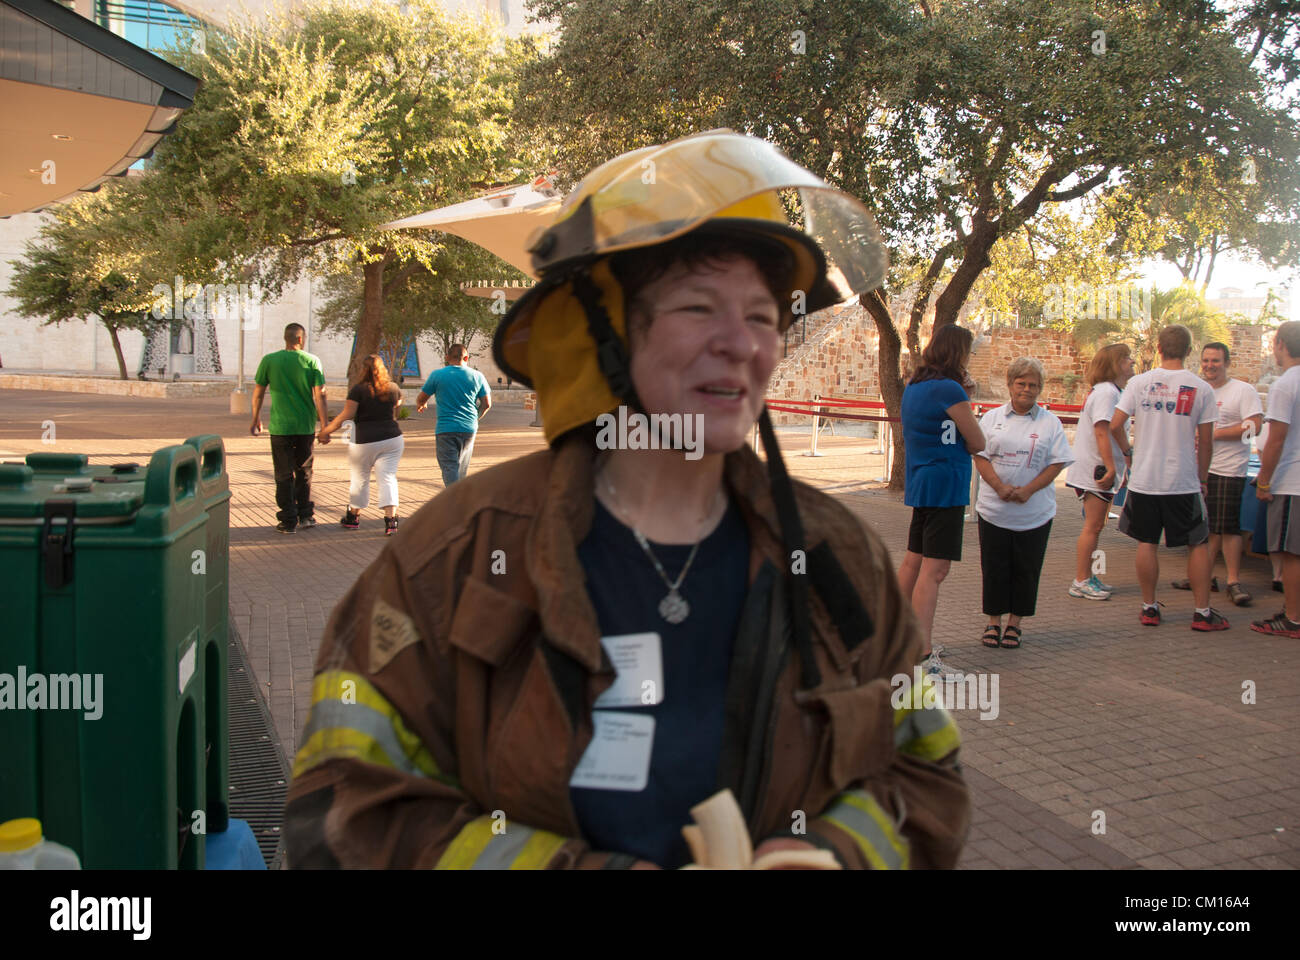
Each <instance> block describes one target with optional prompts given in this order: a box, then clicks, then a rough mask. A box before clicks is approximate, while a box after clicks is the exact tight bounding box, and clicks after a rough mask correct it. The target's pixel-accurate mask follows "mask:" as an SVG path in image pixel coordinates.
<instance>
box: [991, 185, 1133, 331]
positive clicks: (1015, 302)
mask: <svg viewBox="0 0 1300 960" xmlns="http://www.w3.org/2000/svg"><path fill="white" fill-rule="evenodd" d="M1114 235H1115V223H1114V221H1113V220H1112V219H1111V218H1110V217H1109V216H1108V214H1107V211H1106V209H1105V208H1104V207H1103V206H1102V205H1101V204H1097V203H1094V204H1090V205H1089V209H1087V210H1084V211H1083V212H1082V213H1081V214H1080V215H1078V216H1071V215H1070V214H1069V213H1068V212H1066V211H1063V210H1059V209H1049V210H1044V211H1043V212H1042V213H1040V214H1039V215H1038V216H1037V217H1035V218H1034V219H1033V220H1032V221H1030V222H1028V223H1026V224H1025V225H1024V226H1022V227H1021V228H1020V229H1019V230H1017V231H1015V232H1014V233H1011V234H1008V235H1007V236H1004V237H1002V238H1001V239H1000V240H999V241H998V242H997V244H996V245H994V247H993V250H992V254H991V256H990V265H989V268H988V270H986V271H985V272H984V273H983V274H982V275H981V276H980V278H979V280H978V281H977V282H976V284H975V286H974V288H973V289H972V292H971V296H972V299H973V300H975V301H977V302H979V303H980V305H981V308H982V310H983V311H985V312H986V314H988V315H991V316H993V317H996V318H997V319H998V321H999V322H1000V323H1002V324H1004V325H1005V324H1007V323H1009V321H1010V318H1012V317H1015V318H1016V319H1017V321H1018V325H1019V326H1021V327H1036V326H1044V327H1049V328H1053V329H1059V330H1069V329H1072V328H1073V325H1074V321H1073V320H1071V319H1069V318H1066V317H1060V318H1056V319H1046V318H1044V315H1043V314H1044V305H1045V301H1046V299H1047V297H1048V296H1049V292H1048V291H1049V288H1050V287H1051V285H1053V284H1055V285H1056V286H1060V287H1064V286H1066V285H1067V284H1070V283H1073V282H1076V281H1080V280H1083V281H1086V282H1088V283H1090V284H1095V285H1098V286H1110V285H1122V284H1126V283H1129V282H1131V281H1132V280H1134V279H1135V276H1134V274H1133V267H1134V266H1135V265H1136V264H1135V263H1134V261H1135V260H1136V259H1137V257H1136V256H1135V255H1133V254H1132V253H1131V252H1129V253H1127V255H1125V254H1120V255H1116V254H1114V253H1113V252H1112V245H1113V242H1114Z"/></svg>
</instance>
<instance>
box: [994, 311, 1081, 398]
mask: <svg viewBox="0 0 1300 960" xmlns="http://www.w3.org/2000/svg"><path fill="white" fill-rule="evenodd" d="M1018 357H1033V358H1035V359H1036V360H1038V361H1039V362H1040V363H1042V365H1043V369H1044V370H1045V371H1046V372H1047V381H1046V382H1045V383H1044V384H1043V393H1042V395H1041V399H1042V400H1043V401H1045V402H1047V403H1082V402H1083V401H1082V397H1084V396H1085V395H1086V394H1087V392H1088V384H1087V381H1085V380H1084V372H1085V371H1086V369H1087V366H1088V360H1089V359H1090V358H1091V355H1090V354H1089V355H1088V356H1085V355H1084V354H1083V353H1081V352H1080V351H1079V348H1078V347H1076V346H1075V344H1074V339H1073V338H1072V337H1071V336H1070V334H1069V333H1067V332H1065V331H1060V330H1035V329H1024V328H1020V329H1016V328H1013V327H994V328H993V329H991V330H989V332H988V333H987V334H986V335H985V336H983V337H980V338H979V339H978V340H976V341H975V347H974V349H973V350H972V351H971V359H970V367H969V370H970V375H971V378H972V379H973V380H974V381H975V383H976V386H977V390H976V393H975V398H976V399H978V400H1007V399H1009V398H1010V394H1009V393H1008V392H1007V367H1008V366H1009V365H1010V364H1011V361H1012V360H1015V359H1017V358H1018Z"/></svg>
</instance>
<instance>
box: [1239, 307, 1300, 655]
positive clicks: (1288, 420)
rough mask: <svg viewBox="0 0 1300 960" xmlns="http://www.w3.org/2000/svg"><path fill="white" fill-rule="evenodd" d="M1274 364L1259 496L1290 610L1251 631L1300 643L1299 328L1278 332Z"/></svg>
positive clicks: (1290, 324)
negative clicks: (1279, 557)
mask: <svg viewBox="0 0 1300 960" xmlns="http://www.w3.org/2000/svg"><path fill="white" fill-rule="evenodd" d="M1273 359H1274V360H1275V361H1277V365H1278V366H1279V367H1282V368H1283V373H1282V376H1280V377H1278V378H1277V379H1276V380H1275V381H1273V386H1271V387H1270V388H1269V391H1268V442H1267V443H1266V444H1265V445H1264V449H1263V450H1262V451H1261V452H1260V455H1259V460H1260V466H1259V476H1258V477H1256V478H1255V485H1256V493H1255V495H1256V496H1257V497H1258V498H1259V499H1260V500H1262V501H1264V502H1265V503H1266V504H1267V506H1268V552H1269V553H1270V554H1274V553H1280V554H1281V555H1282V593H1283V595H1284V597H1285V598H1286V609H1284V610H1282V611H1281V612H1280V613H1278V614H1277V615H1276V616H1273V617H1270V618H1269V619H1267V620H1257V621H1255V622H1254V623H1252V624H1251V625H1250V629H1252V630H1255V631H1257V632H1259V633H1269V634H1274V635H1276V636H1283V637H1291V638H1292V639H1300V429H1293V428H1294V427H1295V426H1296V423H1297V421H1300V323H1297V322H1295V321H1290V322H1288V323H1284V324H1282V325H1281V326H1279V327H1278V328H1277V335H1276V336H1275V337H1274V338H1273ZM1262 505H1263V504H1261V506H1262Z"/></svg>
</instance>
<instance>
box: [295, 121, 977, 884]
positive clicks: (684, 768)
mask: <svg viewBox="0 0 1300 960" xmlns="http://www.w3.org/2000/svg"><path fill="white" fill-rule="evenodd" d="M648 172H649V174H650V175H647V173H648ZM787 191H788V192H787ZM783 193H784V195H785V196H786V197H788V198H789V197H792V198H794V203H793V204H792V206H794V207H795V208H796V209H797V210H798V212H799V219H800V221H801V225H794V224H792V223H791V222H790V219H789V218H788V217H787V216H786V214H785V212H784V210H785V208H784V206H783V203H782V196H783ZM529 251H530V253H531V254H532V257H533V265H534V268H535V272H536V274H537V275H538V277H539V282H538V283H537V285H536V286H535V287H534V288H532V289H531V290H530V291H529V292H528V294H527V295H525V296H524V297H523V298H522V299H520V300H519V301H517V302H516V303H515V304H514V306H513V308H512V309H511V310H510V312H509V313H508V314H507V315H506V316H505V317H504V318H503V319H502V322H501V325H500V327H499V329H498V330H497V333H496V338H495V341H494V353H495V357H496V360H497V363H498V365H499V366H500V367H501V369H502V371H503V372H504V373H505V374H506V375H508V376H510V377H511V378H513V379H515V380H518V381H520V382H521V383H524V384H528V385H531V386H532V387H533V388H534V389H535V390H536V391H537V394H538V398H539V404H540V406H541V409H542V413H543V419H544V422H545V433H546V440H547V443H548V448H547V449H546V450H544V451H542V452H539V453H535V454H532V455H529V456H525V457H521V458H519V459H516V460H513V461H510V462H508V463H504V464H501V465H498V466H496V467H493V468H491V469H488V470H485V471H483V472H482V473H480V474H478V475H476V476H472V477H470V478H469V479H468V480H466V481H464V482H462V483H459V484H457V485H456V486H454V487H451V488H449V489H447V490H446V491H444V492H443V493H441V494H440V495H439V496H438V497H436V498H434V499H433V500H432V501H431V502H430V503H428V504H427V505H425V506H424V507H423V508H422V509H420V510H419V511H418V512H417V513H416V514H415V515H414V516H412V517H411V518H410V520H409V521H408V522H407V527H406V529H405V530H404V534H405V536H403V537H402V538H401V539H400V540H399V541H397V542H394V543H391V544H389V545H388V546H386V547H385V549H384V551H383V552H382V553H381V554H380V556H379V558H378V559H376V560H375V562H374V563H373V564H372V565H371V566H370V567H369V568H368V569H367V570H366V571H365V573H364V574H362V576H361V578H360V579H359V580H358V581H357V582H356V584H355V585H354V586H353V587H352V589H351V590H350V591H349V592H348V593H347V594H346V596H345V597H344V598H343V600H342V601H341V602H340V603H339V605H338V606H337V607H336V608H335V610H334V612H333V615H332V616H331V618H330V622H329V625H328V627H327V628H326V632H325V636H324V639H323V642H322V646H321V650H320V654H319V658H318V663H317V675H316V678H315V683H314V688H313V693H312V707H311V715H310V718H309V720H308V723H307V727H306V730H305V732H304V735H303V741H302V744H301V748H300V750H299V751H298V754H297V758H296V761H295V764H294V778H293V784H292V786H291V788H290V791H289V802H288V806H287V809H286V814H285V839H286V844H287V848H286V849H287V855H288V859H289V862H290V863H291V865H293V866H298V867H308V866H346V867H439V868H453V869H454V868H476V869H486V868H511V869H521V868H551V869H556V868H575V867H577V868H627V867H640V868H653V867H663V868H675V867H680V866H683V865H685V864H686V863H687V862H688V861H689V859H690V855H689V852H688V849H687V846H686V844H685V842H684V841H683V838H682V827H683V826H684V825H686V824H688V823H689V822H690V819H691V816H690V810H691V808H692V807H693V806H695V805H696V804H699V803H701V802H702V801H704V800H706V799H707V798H709V797H710V796H712V795H714V794H715V793H717V792H718V791H720V790H723V789H729V790H730V791H731V792H732V794H734V796H735V798H736V801H737V802H738V804H739V807H740V810H741V812H742V814H743V816H744V819H745V821H746V826H747V827H748V830H749V832H750V836H751V837H752V839H753V845H754V847H755V850H754V853H755V855H756V856H761V855H763V854H765V853H769V852H774V851H781V850H785V849H791V850H817V849H822V850H826V851H829V852H831V853H832V854H833V856H834V859H835V860H836V861H838V862H839V864H840V865H841V866H843V867H846V868H902V867H908V866H912V867H952V866H953V865H954V864H955V863H956V861H957V858H958V855H959V853H960V851H961V847H962V844H963V842H964V840H965V836H966V831H967V827H968V820H969V808H970V802H969V797H968V794H967V790H966V786H965V784H964V782H963V780H962V777H961V774H960V772H959V768H958V765H957V751H958V745H959V737H958V734H957V729H956V726H955V724H954V723H953V721H952V720H951V718H950V717H949V716H948V715H947V714H946V713H945V712H944V711H943V710H942V709H935V708H923V707H922V702H923V699H922V698H921V697H912V696H907V697H901V696H899V695H898V694H897V690H898V689H899V686H898V685H899V683H900V682H902V681H901V680H900V678H906V680H907V681H910V680H911V678H912V677H913V666H914V664H915V663H916V662H917V660H918V655H919V653H920V640H919V634H918V631H917V627H916V622H915V619H914V617H913V615H912V612H911V610H910V609H909V607H908V606H907V604H906V603H905V601H904V600H903V599H902V597H901V595H900V593H899V589H898V584H897V580H896V577H895V573H894V568H893V566H892V564H891V562H890V559H889V554H888V552H887V550H886V549H885V547H884V545H883V543H882V542H881V540H880V538H879V537H878V536H877V534H876V533H875V532H874V531H873V530H872V529H871V528H870V527H869V526H867V525H865V524H864V523H863V522H862V521H860V520H859V519H858V518H857V517H855V516H854V515H853V514H851V513H850V512H849V511H848V510H846V509H845V508H844V507H843V506H841V505H840V504H839V503H838V502H836V501H835V500H833V499H832V498H831V497H829V496H827V495H825V494H823V493H821V492H819V491H816V490H814V489H812V488H811V487H809V486H807V485H805V484H802V483H794V482H792V481H791V480H790V478H789V477H788V475H787V473H786V471H785V467H784V463H783V461H782V459H781V456H780V451H779V449H778V447H777V444H776V439H775V435H774V433H773V430H772V426H771V422H770V420H769V418H768V415H767V413H766V412H765V407H764V394H765V392H766V389H767V385H768V380H769V378H770V376H771V374H772V370H773V368H774V367H775V365H776V362H777V360H778V359H779V358H780V355H781V349H780V348H781V337H782V334H783V332H784V331H785V329H786V328H787V327H788V326H789V325H790V323H791V322H792V320H793V318H794V313H795V311H796V310H799V309H801V308H802V309H806V310H808V311H814V310H819V309H822V308H824V307H827V306H830V305H832V304H834V303H837V302H840V301H842V300H844V299H845V298H847V297H850V296H852V295H854V294H856V293H860V292H862V291H866V290H870V289H874V288H875V287H878V286H879V285H880V283H881V282H882V280H883V278H884V273H885V270H886V267H887V256H886V253H885V250H884V247H883V245H882V243H881V240H880V236H879V232H878V231H877V229H876V227H875V224H874V221H873V220H872V218H871V216H870V214H869V212H868V211H867V209H866V208H865V207H863V206H862V205H861V204H860V203H859V202H858V201H857V200H855V199H853V198H852V197H850V196H848V195H847V194H845V193H843V192H841V191H839V190H836V189H834V188H832V187H830V186H829V185H827V184H826V183H825V182H824V181H822V180H820V179H819V178H817V177H815V176H814V175H812V174H811V173H809V172H808V171H807V170H805V169H803V168H802V167H800V166H798V165H797V164H795V163H793V162H792V161H790V160H789V159H788V158H786V157H785V156H784V155H783V154H781V153H780V152H779V151H778V150H777V149H776V148H775V147H773V146H771V145H770V144H768V143H766V142H764V141H762V140H758V139H756V138H753V137H747V136H742V135H739V134H736V133H732V132H730V131H725V130H724V131H713V132H710V133H704V134H699V135H696V136H692V137H687V138H684V139H681V140H676V141H674V142H672V143H668V144H665V145H662V146H655V147H648V148H645V149H642V150H637V151H633V152H631V153H628V154H625V155H623V156H621V157H618V158H616V159H614V160H611V161H609V162H608V163H605V164H603V165H602V166H600V167H598V168H597V169H596V170H594V171H592V172H591V173H590V174H589V175H588V176H587V177H586V178H585V179H584V180H583V181H582V182H581V183H580V184H579V185H578V186H577V187H576V188H575V190H574V191H573V193H572V194H571V195H570V196H569V197H568V198H567V199H566V200H565V202H564V204H563V206H562V207H561V209H560V211H559V213H558V215H557V218H556V220H555V222H554V223H553V224H552V225H551V226H550V227H549V228H547V229H546V230H544V231H543V232H541V234H540V236H538V237H537V238H536V239H535V240H534V241H533V242H532V243H531V244H530V247H529ZM620 408H622V409H620ZM606 414H617V415H618V417H620V418H623V419H622V421H621V422H629V421H634V420H635V419H636V418H637V417H642V418H647V417H648V418H649V419H650V420H652V421H655V422H658V423H660V424H663V423H669V424H679V423H680V424H686V423H687V422H688V421H689V422H690V423H692V424H698V425H699V431H700V435H699V437H697V438H696V443H695V445H696V446H697V449H696V450H695V451H694V452H692V451H691V450H688V449H684V446H685V445H684V444H682V443H673V442H671V441H672V440H673V438H672V437H669V438H667V439H668V441H669V442H666V443H658V444H645V443H637V442H625V441H626V440H627V438H626V437H625V436H624V435H623V433H624V432H623V431H613V430H599V429H598V426H597V423H598V421H600V422H601V423H602V424H604V425H606V426H608V424H609V423H611V422H612V421H611V420H610V419H608V418H606V417H605V416H604V415H606ZM755 422H757V423H758V425H759V427H760V430H761V433H762V437H763V441H764V445H765V448H766V453H767V463H766V467H764V464H763V462H762V461H761V460H760V459H759V458H758V457H757V456H756V455H755V454H754V452H753V451H752V450H751V449H750V448H749V446H748V445H747V443H746V440H747V438H748V436H749V435H750V431H752V429H753V427H754V424H755ZM611 438H614V439H613V440H611ZM933 699H934V698H929V702H933ZM898 702H901V703H902V706H901V707H896V706H895V704H896V703H898Z"/></svg>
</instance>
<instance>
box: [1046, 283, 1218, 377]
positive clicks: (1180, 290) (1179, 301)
mask: <svg viewBox="0 0 1300 960" xmlns="http://www.w3.org/2000/svg"><path fill="white" fill-rule="evenodd" d="M1067 320H1068V322H1069V323H1070V325H1071V328H1072V329H1073V330H1074V335H1075V340H1076V341H1077V342H1079V343H1080V344H1086V345H1088V346H1092V347H1096V346H1098V345H1100V344H1101V343H1102V342H1103V341H1105V342H1110V343H1114V342H1117V341H1121V340H1122V341H1124V342H1125V343H1128V344H1129V345H1130V346H1131V347H1132V348H1133V360H1134V362H1135V363H1136V364H1137V368H1138V370H1139V371H1141V370H1150V369H1152V368H1153V367H1154V366H1155V365H1156V352H1157V341H1158V340H1159V338H1160V331H1161V330H1163V329H1164V328H1165V327H1167V326H1169V325H1170V324H1174V323H1179V324H1182V325H1183V326H1184V327H1186V328H1187V329H1188V330H1190V331H1191V334H1192V344H1193V346H1195V345H1196V344H1202V343H1208V342H1210V341H1212V340H1221V341H1224V342H1226V341H1227V340H1228V339H1229V334H1228V327H1227V321H1228V318H1227V317H1225V316H1224V315H1223V314H1222V313H1220V312H1219V311H1217V310H1215V309H1214V308H1213V307H1211V306H1210V305H1209V304H1208V303H1206V302H1205V298H1204V297H1203V296H1202V295H1201V292H1200V291H1199V290H1198V289H1197V288H1196V287H1195V286H1193V285H1192V284H1188V283H1185V284H1182V285H1181V286H1177V287H1174V288H1172V289H1170V290H1159V289H1157V288H1155V287H1152V288H1151V289H1150V291H1149V292H1148V293H1146V295H1145V297H1144V299H1143V309H1142V310H1141V311H1125V313H1124V315H1123V316H1105V315H1100V316H1099V315H1097V312H1096V311H1084V313H1083V315H1082V316H1079V315H1076V316H1074V317H1067Z"/></svg>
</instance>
